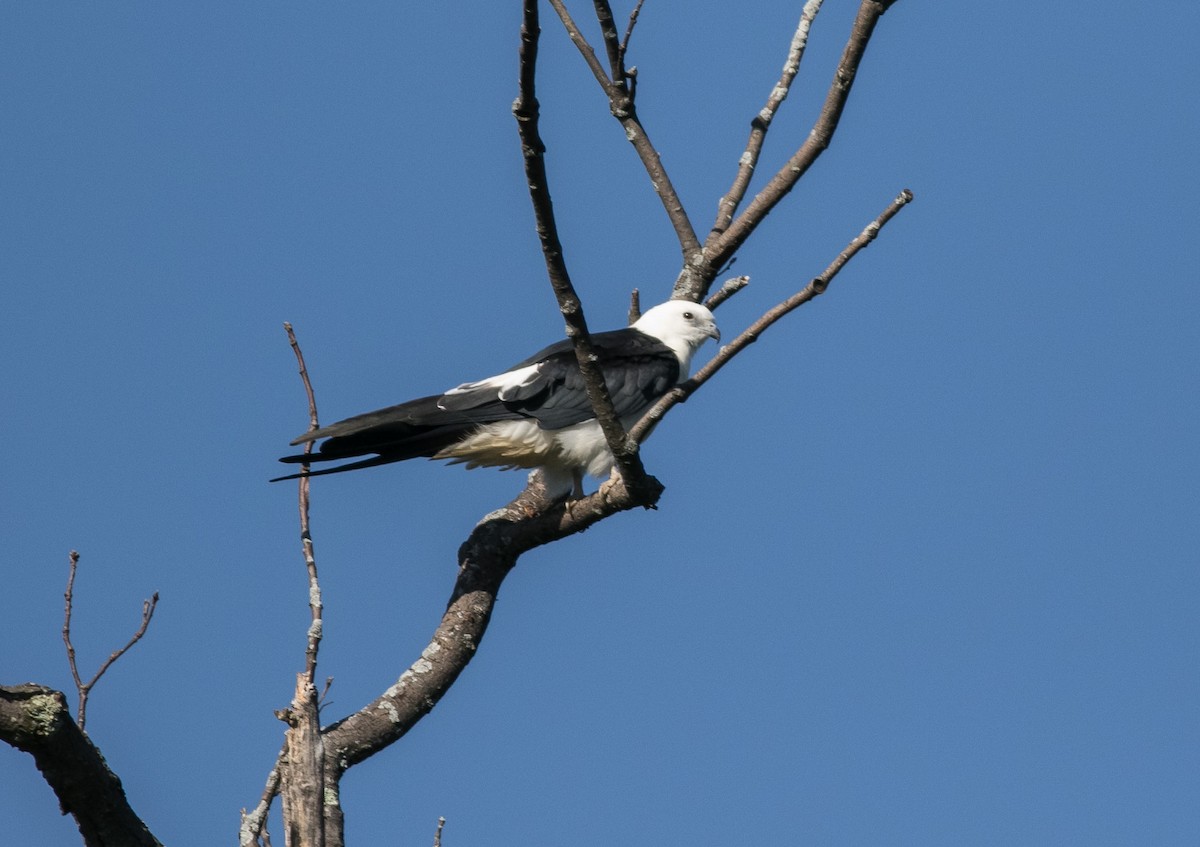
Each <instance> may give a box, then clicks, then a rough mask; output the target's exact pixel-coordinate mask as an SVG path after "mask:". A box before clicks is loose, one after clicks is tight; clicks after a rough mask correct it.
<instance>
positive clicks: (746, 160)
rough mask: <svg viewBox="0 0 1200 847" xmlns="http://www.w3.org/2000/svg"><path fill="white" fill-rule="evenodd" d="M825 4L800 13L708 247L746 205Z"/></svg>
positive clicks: (813, 1)
mask: <svg viewBox="0 0 1200 847" xmlns="http://www.w3.org/2000/svg"><path fill="white" fill-rule="evenodd" d="M822 2H823V0H808V2H807V3H805V4H804V10H803V11H802V12H801V13H800V23H799V24H798V25H797V26H796V32H795V33H794V34H793V35H792V42H791V44H790V45H789V47H788V55H787V59H786V60H785V61H784V63H783V71H782V73H781V74H780V76H779V81H778V82H776V83H775V85H774V87H773V88H772V89H771V93H770V95H768V97H767V103H766V105H765V106H763V107H762V109H761V110H760V111H759V113H758V114H757V115H755V116H754V119H753V120H752V121H750V138H749V140H748V141H747V142H746V150H745V152H743V153H742V156H741V158H740V159H739V160H738V171H737V176H736V177H734V180H733V185H732V186H731V187H730V189H729V191H728V192H726V194H725V196H724V197H722V198H721V202H720V203H719V204H718V205H717V220H716V222H715V223H714V224H713V228H712V232H710V233H709V235H708V239H707V241H708V243H711V242H712V240H713V239H714V238H715V237H716V236H717V235H719V234H720V233H722V232H724V231H725V230H726V229H728V228H729V224H730V222H732V221H733V215H734V212H736V211H737V208H738V206H740V205H741V204H742V198H744V197H745V196H746V189H747V188H748V187H749V186H750V178H751V177H752V176H753V175H754V169H755V168H756V167H757V166H758V158H759V156H760V155H761V153H762V147H763V141H764V140H765V139H766V136H767V130H768V129H770V128H771V121H772V120H774V118H775V113H776V112H777V111H778V110H779V107H780V105H781V104H782V103H783V101H784V100H785V99H786V98H787V96H788V91H789V90H791V87H792V80H794V79H795V78H796V74H797V73H799V71H800V61H801V59H803V58H804V48H805V47H806V46H807V45H808V33H809V30H810V29H811V28H812V22H813V19H814V18H816V16H817V13H818V12H819V11H821V3H822Z"/></svg>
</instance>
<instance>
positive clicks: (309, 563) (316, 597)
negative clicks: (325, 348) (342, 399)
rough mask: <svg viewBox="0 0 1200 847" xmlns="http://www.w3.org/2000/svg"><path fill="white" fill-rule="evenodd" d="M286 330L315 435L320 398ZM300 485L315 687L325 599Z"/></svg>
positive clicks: (309, 673)
mask: <svg viewBox="0 0 1200 847" xmlns="http://www.w3.org/2000/svg"><path fill="white" fill-rule="evenodd" d="M283 329H284V331H285V332H286V333H287V337H288V344H289V345H291V348H292V352H293V353H294V354H295V356H296V366H297V367H298V368H299V371H300V380H301V382H302V383H303V384H304V394H305V396H306V397H307V398H308V430H309V432H312V431H313V430H316V429H318V428H320V422H319V420H318V416H317V397H316V394H315V393H314V392H313V387H312V382H311V381H310V380H309V378H308V368H307V367H306V366H305V364H304V353H303V351H301V349H300V343H299V342H298V341H297V340H296V333H295V331H294V330H293V329H292V325H291V324H290V323H286V322H285V323H284V325H283ZM312 449H313V443H312V442H311V441H309V442H307V443H306V444H305V445H304V452H305V453H306V454H308V453H311V452H312ZM301 467H302V468H303V469H304V470H305V471H307V470H308V469H309V466H308V465H302V466H301ZM299 483H300V486H299V509H300V547H301V551H302V552H303V554H304V566H305V569H306V570H307V572H308V607H309V613H310V624H309V627H308V635H307V646H306V647H305V651H304V673H305V676H306V678H307V679H308V684H309V685H315V682H316V675H317V654H318V653H319V652H320V649H321V634H322V631H323V627H324V624H323V618H322V614H323V610H324V603H323V602H322V600H321V583H320V580H319V579H318V578H317V558H316V555H315V553H314V551H313V541H312V532H311V531H310V528H309V517H308V516H309V478H308V477H307V476H301V477H300V479H299Z"/></svg>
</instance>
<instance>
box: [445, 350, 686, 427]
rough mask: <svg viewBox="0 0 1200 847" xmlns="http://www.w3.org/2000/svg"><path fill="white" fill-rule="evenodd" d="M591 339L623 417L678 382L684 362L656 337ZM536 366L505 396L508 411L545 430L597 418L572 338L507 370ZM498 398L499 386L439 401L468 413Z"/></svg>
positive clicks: (614, 400)
mask: <svg viewBox="0 0 1200 847" xmlns="http://www.w3.org/2000/svg"><path fill="white" fill-rule="evenodd" d="M591 340H592V348H593V349H594V350H595V351H596V356H597V361H598V362H599V365H600V369H601V371H602V372H603V373H604V381H605V383H606V384H607V385H608V391H609V394H610V395H611V396H612V401H613V408H614V409H615V410H616V413H617V414H618V415H619V416H622V417H624V416H627V415H634V414H637V413H639V412H640V411H642V410H644V409H645V408H646V407H647V406H649V405H650V403H652V402H654V401H655V400H657V399H658V398H659V397H661V396H662V395H663V394H665V393H666V392H667V391H668V390H669V389H670V388H671V387H672V386H674V385H675V383H676V382H677V381H678V380H679V360H678V359H677V358H676V357H675V354H674V353H673V352H672V351H671V348H670V347H667V346H666V345H665V344H663V343H662V342H661V341H659V340H658V339H657V338H654V337H653V336H650V335H647V334H645V333H644V332H640V331H638V330H635V329H629V328H626V329H618V330H613V331H611V332H600V333H596V334H595V335H593V336H591ZM531 365H538V366H539V367H538V372H537V375H536V377H535V378H532V379H529V380H527V381H526V382H525V383H523V384H522V385H521V386H520V387H519V388H517V389H515V390H510V391H508V392H506V400H505V401H503V403H502V405H503V406H504V408H505V409H507V410H509V411H512V412H517V413H519V414H520V415H521V416H522V417H530V418H535V419H536V420H537V422H538V425H539V426H540V427H541V428H542V429H562V428H563V427H567V426H571V425H572V424H577V423H582V422H583V421H586V420H591V418H592V417H594V415H593V414H592V404H591V401H589V400H588V396H587V389H586V387H585V385H584V383H583V376H582V374H580V372H579V363H578V361H577V360H576V358H575V347H574V345H572V343H571V341H570V340H563V341H559V342H558V343H556V344H552V345H550V346H549V347H547V348H545V349H543V350H540V351H538V352H537V353H535V354H534V355H532V356H530V357H529V358H528V359H525V360H524V361H521V362H518V363H517V364H515V365H513V366H512V367H511V368H509V369H508V370H509V371H516V370H520V369H522V368H527V367H529V366H531ZM495 396H496V390H495V388H494V387H484V386H480V388H479V389H478V390H468V391H458V392H456V393H453V394H447V395H445V396H443V397H442V398H441V401H440V403H441V406H442V408H444V409H447V410H453V411H463V412H465V411H468V410H470V409H473V408H478V407H479V405H480V404H485V403H486V401H488V400H492V401H494V400H495Z"/></svg>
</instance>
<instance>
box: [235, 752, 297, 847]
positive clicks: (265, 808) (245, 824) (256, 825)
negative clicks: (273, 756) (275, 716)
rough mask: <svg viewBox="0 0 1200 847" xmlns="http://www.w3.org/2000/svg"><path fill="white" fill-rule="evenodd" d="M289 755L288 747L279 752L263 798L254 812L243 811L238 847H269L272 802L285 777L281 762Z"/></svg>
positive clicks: (268, 775) (268, 777)
mask: <svg viewBox="0 0 1200 847" xmlns="http://www.w3.org/2000/svg"><path fill="white" fill-rule="evenodd" d="M286 754H287V747H284V748H283V750H281V751H280V752H279V757H278V761H277V762H276V764H275V767H273V768H271V772H270V773H269V774H267V786H266V788H264V789H263V793H262V797H261V798H260V799H259V801H258V804H257V805H256V806H255V807H254V810H253V811H251V812H247V811H246V810H245V809H242V823H241V826H240V827H238V847H256V845H258V844H260V843H261V844H262V845H263V847H269V845H270V841H271V838H270V836H269V835H267V814H268V813H269V812H270V811H271V801H272V800H274V799H275V795H276V794H278V793H279V782H280V780H281V779H282V776H283V770H282V767H281V762H282V761H283V757H284V756H285V755H286Z"/></svg>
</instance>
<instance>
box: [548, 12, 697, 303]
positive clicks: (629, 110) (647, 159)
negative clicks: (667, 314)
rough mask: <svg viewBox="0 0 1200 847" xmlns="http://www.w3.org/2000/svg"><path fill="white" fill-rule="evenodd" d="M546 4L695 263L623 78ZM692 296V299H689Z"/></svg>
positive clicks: (676, 204)
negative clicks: (606, 68) (599, 91)
mask: <svg viewBox="0 0 1200 847" xmlns="http://www.w3.org/2000/svg"><path fill="white" fill-rule="evenodd" d="M550 5H551V6H552V7H553V8H554V11H555V12H557V13H558V17H559V19H560V20H561V21H562V23H563V26H564V27H566V30H567V35H568V36H570V38H571V41H572V42H574V44H575V46H576V47H577V48H578V49H579V53H580V55H582V56H583V60H584V62H586V63H587V66H588V68H590V69H591V71H592V76H594V77H595V78H596V82H597V83H599V85H600V88H601V89H603V90H604V94H605V96H606V97H608V107H609V110H610V111H611V112H612V114H613V117H615V118H616V119H617V120H618V121H619V122H620V124H621V126H622V128H624V130H625V137H626V138H627V139H629V143H630V144H632V145H633V149H634V150H635V151H636V152H637V154H638V158H640V159H641V160H642V167H644V168H645V169H646V173H647V174H648V175H649V177H650V184H651V185H652V186H653V188H654V191H655V193H656V194H658V199H659V200H660V201H661V202H662V204H663V208H664V209H665V210H666V213H667V218H668V219H669V220H670V221H671V226H672V227H674V229H675V237H676V238H677V239H678V240H679V247H680V249H681V250H682V251H683V260H684V263H685V264H687V265H692V264H695V263H696V262H699V261H700V260H701V253H700V240H699V238H698V237H697V236H696V230H695V228H694V227H693V226H692V222H691V220H690V219H689V218H688V214H687V211H686V210H685V209H684V207H683V201H682V200H680V199H679V194H678V192H676V191H675V186H674V185H673V184H672V182H671V178H670V177H669V176H668V175H667V171H666V169H665V168H664V167H663V164H662V157H660V156H659V155H658V150H657V149H655V147H654V145H653V144H652V143H651V141H650V136H649V135H647V133H646V128H645V127H643V126H642V123H641V121H640V120H639V119H638V116H637V109H636V108H635V106H634V101H633V96H632V93H631V91H630V89H629V87H628V86H627V85H625V81H624V80H620V81H618V82H614V81H613V80H611V79H609V78H608V74H607V73H605V71H604V67H603V65H601V64H600V60H599V59H597V58H596V51H595V50H593V49H592V46H591V45H590V44H589V43H588V41H587V39H586V38H584V36H583V33H582V32H580V30H579V27H578V26H577V25H576V24H575V20H574V19H573V18H572V17H571V13H570V12H568V11H567V7H566V6H565V5H564V3H563V0H550ZM693 299H694V298H693Z"/></svg>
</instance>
